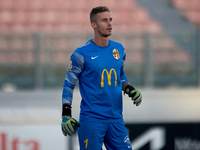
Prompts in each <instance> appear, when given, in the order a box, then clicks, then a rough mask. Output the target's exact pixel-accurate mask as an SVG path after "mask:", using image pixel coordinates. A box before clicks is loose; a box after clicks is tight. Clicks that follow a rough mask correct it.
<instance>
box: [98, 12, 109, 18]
mask: <svg viewBox="0 0 200 150" xmlns="http://www.w3.org/2000/svg"><path fill="white" fill-rule="evenodd" d="M103 18H112V16H111V14H110V12H108V11H106V12H102V13H98V14H97V19H103Z"/></svg>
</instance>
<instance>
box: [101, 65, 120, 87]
mask: <svg viewBox="0 0 200 150" xmlns="http://www.w3.org/2000/svg"><path fill="white" fill-rule="evenodd" d="M105 72H106V74H107V78H108V85H111V74H112V72H114V74H115V86H117V73H116V71H115V69H113V68H112V69H110V71H109V72H108V70H107V69H104V70H103V71H102V73H101V87H104V73H105Z"/></svg>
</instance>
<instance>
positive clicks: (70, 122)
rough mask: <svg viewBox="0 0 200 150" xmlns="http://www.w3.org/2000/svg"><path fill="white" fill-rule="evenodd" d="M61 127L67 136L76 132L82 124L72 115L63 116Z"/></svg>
mask: <svg viewBox="0 0 200 150" xmlns="http://www.w3.org/2000/svg"><path fill="white" fill-rule="evenodd" d="M61 127H62V132H63V134H64V135H65V136H67V135H69V136H71V135H73V134H74V133H75V132H76V130H77V127H80V124H79V123H78V121H76V120H75V119H74V118H71V117H70V116H63V117H62V123H61Z"/></svg>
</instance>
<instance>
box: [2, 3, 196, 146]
mask: <svg viewBox="0 0 200 150" xmlns="http://www.w3.org/2000/svg"><path fill="white" fill-rule="evenodd" d="M100 5H102V6H107V7H109V9H110V11H111V15H112V17H113V32H112V36H111V37H110V38H111V39H112V40H115V41H117V42H120V43H122V44H123V45H124V47H125V49H126V53H127V57H126V62H125V72H126V75H127V77H128V79H129V81H130V83H131V84H133V85H134V86H135V87H137V88H138V89H139V90H141V92H142V93H143V104H142V105H141V106H140V107H134V106H133V105H132V104H131V103H132V102H131V101H130V100H129V98H127V97H126V96H124V99H125V101H124V120H125V123H126V125H127V129H128V131H129V132H130V139H131V142H132V146H133V148H134V149H136V150H137V149H138V150H142V149H145V150H146V149H151V150H156V149H162V150H165V149H166V150H169V149H170V150H171V149H176V150H184V149H193V150H196V149H198V150H200V88H199V87H200V0H151V1H149V0H123V1H122V0H107V1H106V0H73V1H72V0H34V1H33V0H0V150H16V149H17V150H25V149H27V148H29V149H31V150H32V149H34V150H41V149H42V150H45V149H50V150H51V149H52V150H53V149H68V150H73V149H78V141H77V135H75V136H73V138H68V137H67V138H64V137H63V135H62V133H61V130H60V122H61V96H62V86H63V82H64V78H65V74H66V71H67V68H68V63H69V59H70V56H71V54H72V52H73V51H74V50H75V49H76V48H77V47H79V46H81V45H82V44H84V43H85V42H86V41H87V40H88V39H92V38H93V29H92V28H91V26H90V21H89V13H90V11H91V9H92V8H93V7H96V6H100ZM74 97H75V98H74V101H73V114H74V116H75V118H77V119H78V118H79V105H80V100H81V97H80V95H79V91H78V88H76V89H75V92H74ZM126 99H127V101H126ZM132 114H137V115H132ZM178 130H180V132H176V131H178ZM184 131H187V132H184ZM169 133H170V134H169ZM158 137H161V138H159V139H162V140H156V138H157V139H158ZM73 140H74V141H73ZM153 141H154V142H153ZM185 143H189V144H185Z"/></svg>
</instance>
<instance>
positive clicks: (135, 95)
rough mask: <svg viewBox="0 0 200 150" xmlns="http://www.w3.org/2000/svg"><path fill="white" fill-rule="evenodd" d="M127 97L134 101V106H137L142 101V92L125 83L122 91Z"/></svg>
mask: <svg viewBox="0 0 200 150" xmlns="http://www.w3.org/2000/svg"><path fill="white" fill-rule="evenodd" d="M124 92H125V93H126V94H128V96H129V97H131V99H132V100H133V101H134V102H133V103H134V104H135V105H136V106H139V105H140V104H141V102H142V94H141V92H140V91H138V90H136V89H135V88H134V87H133V86H132V85H127V86H126V88H125V91H124Z"/></svg>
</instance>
